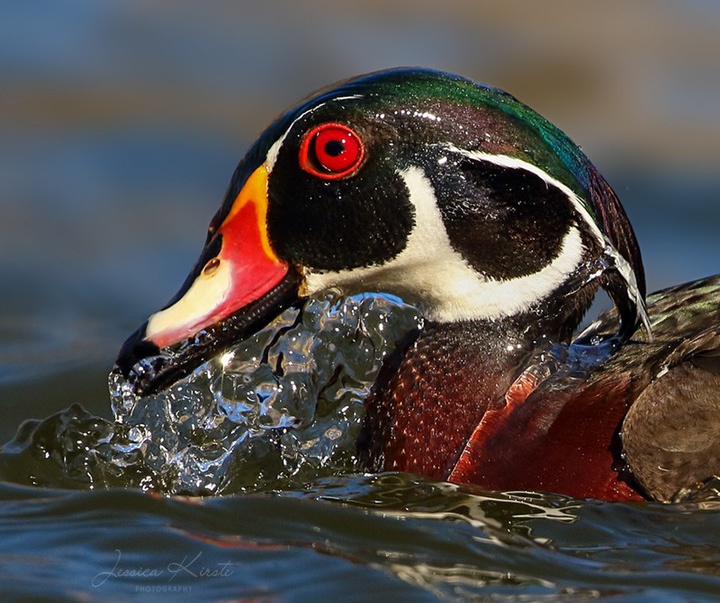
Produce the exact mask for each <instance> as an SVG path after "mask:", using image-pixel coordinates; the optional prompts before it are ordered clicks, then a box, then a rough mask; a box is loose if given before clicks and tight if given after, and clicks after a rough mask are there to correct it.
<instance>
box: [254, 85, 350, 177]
mask: <svg viewBox="0 0 720 603" xmlns="http://www.w3.org/2000/svg"><path fill="white" fill-rule="evenodd" d="M358 98H362V95H361V94H351V95H348V96H339V97H337V98H334V99H332V100H333V101H334V102H337V101H345V100H355V99H358ZM326 104H327V102H324V103H320V104H319V105H316V106H314V107H311V108H310V109H308V110H307V111H303V112H302V113H301V114H300V115H298V116H297V117H296V118H295V119H294V120H293V121H292V123H291V124H290V125H289V126H288V129H287V130H285V133H284V134H283V135H282V136H281V137H280V138H279V139H278V140H276V141H275V142H274V143H273V144H272V146H271V147H270V148H269V149H268V152H267V156H266V157H265V167H267V170H268V174H269V173H270V172H272V169H273V167H275V162H276V161H277V158H278V154H279V153H280V149H281V148H282V146H283V143H284V142H285V139H286V138H287V135H288V134H289V133H290V131H291V130H292V129H293V128H294V127H295V124H296V123H297V122H299V121H300V120H301V119H302V118H303V117H305V116H306V115H310V113H313V112H314V111H317V110H318V109H319V108H320V107H324V106H325V105H326Z"/></svg>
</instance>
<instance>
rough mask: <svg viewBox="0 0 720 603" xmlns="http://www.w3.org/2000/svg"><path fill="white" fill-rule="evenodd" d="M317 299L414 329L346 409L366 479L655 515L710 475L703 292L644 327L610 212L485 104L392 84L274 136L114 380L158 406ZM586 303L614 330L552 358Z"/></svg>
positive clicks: (621, 217) (711, 351)
mask: <svg viewBox="0 0 720 603" xmlns="http://www.w3.org/2000/svg"><path fill="white" fill-rule="evenodd" d="M329 288H334V289H336V290H339V291H341V292H343V293H345V294H353V293H357V292H368V291H379V292H386V293H390V294H394V295H397V296H400V297H402V298H404V299H407V300H410V301H412V302H413V303H415V304H417V305H418V306H419V307H420V308H421V309H422V311H423V314H424V316H425V320H426V326H425V328H423V329H422V330H420V331H419V332H418V333H413V334H411V335H410V336H408V338H407V340H405V341H403V342H399V343H398V346H397V349H396V351H395V352H394V353H393V354H391V355H390V356H389V357H388V359H387V360H386V362H385V364H384V366H383V369H382V371H381V374H380V376H379V377H378V380H377V382H376V384H375V387H374V393H373V394H372V396H371V398H370V399H369V400H368V401H367V404H366V406H367V412H366V419H365V426H364V432H365V437H364V438H362V441H361V442H359V444H358V446H359V451H360V454H361V455H362V458H363V459H364V462H365V464H366V467H367V468H368V469H369V470H373V471H383V470H391V471H408V472H414V473H418V474H422V475H425V476H429V477H431V478H434V479H437V480H448V481H451V482H455V483H461V484H477V485H480V486H483V487H487V488H492V489H504V490H508V489H512V490H518V489H521V490H545V491H553V492H558V493H564V494H567V495H571V496H575V497H582V498H598V499H604V500H642V499H646V498H650V499H656V500H663V501H669V500H672V499H674V498H677V497H678V496H681V495H682V492H685V491H686V490H687V489H688V488H693V487H695V486H696V485H697V484H698V483H700V482H702V481H704V480H706V479H709V478H711V477H712V476H713V475H716V474H718V473H720V419H719V418H718V417H720V412H718V411H719V410H720V393H718V392H720V278H718V277H715V278H710V279H707V280H704V281H700V282H697V283H691V284H688V285H684V286H680V287H676V288H673V289H668V290H665V291H662V292H660V293H658V294H656V295H654V296H651V297H650V298H649V304H648V306H647V311H646V303H645V299H644V297H645V295H644V294H645V284H644V274H643V266H642V260H641V257H640V252H639V249H638V246H637V243H636V240H635V235H634V233H633V230H632V227H631V225H630V223H629V222H628V219H627V217H626V215H625V213H624V211H623V208H622V207H621V205H620V203H619V201H618V199H617V197H616V195H615V193H614V192H613V191H612V189H611V188H610V186H609V185H608V184H607V182H606V181H605V180H604V179H603V177H602V176H601V175H600V174H599V172H598V171H597V170H596V169H595V168H594V167H593V165H592V164H591V163H590V161H589V160H588V159H587V158H586V157H585V155H584V154H583V153H582V152H581V151H580V149H579V148H578V147H577V146H576V145H575V144H573V143H572V142H571V141H570V140H569V139H568V138H567V137H566V136H565V135H564V134H563V133H562V132H561V131H560V130H558V129H557V128H556V127H555V126H553V125H552V124H550V123H549V122H548V121H546V120H545V119H543V118H542V117H541V116H540V115H538V114H537V113H535V112H534V111H532V110H531V109H530V108H528V107H527V106H525V105H523V104H521V103H520V102H519V101H517V100H516V99H515V98H513V97H512V96H510V95H509V94H507V93H505V92H503V91H500V90H498V89H495V88H492V87H489V86H486V85H481V84H477V83H474V82H472V81H470V80H467V79H464V78H462V77H459V76H456V75H453V74H447V73H441V72H436V71H430V70H422V69H396V70H389V71H383V72H378V73H374V74H370V75H366V76H362V77H359V78H355V79H351V80H348V81H346V82H343V83H341V84H339V85H337V86H335V87H333V88H331V89H326V90H323V91H321V92H319V93H317V94H316V95H315V96H313V97H312V98H310V99H309V100H306V101H304V102H303V103H302V104H300V105H299V106H298V107H296V108H294V109H292V110H290V111H288V112H287V113H285V114H284V115H282V116H281V117H279V118H278V119H277V120H276V121H275V122H274V123H273V124H272V125H270V127H268V129H267V130H266V131H265V132H264V133H263V134H262V135H261V136H260V137H259V138H258V140H257V141H256V142H255V143H254V145H253V146H252V147H251V148H250V150H249V151H248V153H247V155H246V156H245V158H244V159H243V160H242V161H241V162H240V164H239V165H238V167H237V169H236V171H235V173H234V175H233V177H232V180H231V182H230V185H229V188H228V191H227V194H226V197H225V200H224V203H223V205H222V207H221V208H220V210H219V211H218V213H217V214H216V215H215V217H214V218H213V220H212V222H211V224H210V227H209V230H208V233H207V240H206V244H205V247H204V250H203V251H202V254H201V256H200V259H199V260H198V262H197V264H196V265H195V267H194V269H193V270H192V272H191V273H190V275H189V276H188V278H187V280H186V281H185V283H184V285H183V286H182V288H181V289H180V291H179V292H178V293H177V295H175V297H174V298H173V299H172V300H171V301H170V303H169V304H168V305H167V306H166V307H165V308H164V309H162V310H160V311H158V312H157V313H155V314H153V315H152V316H151V317H150V318H149V319H148V321H147V322H146V323H145V324H143V325H142V326H141V327H140V328H139V329H138V330H137V331H136V332H135V333H134V334H133V335H132V336H131V337H130V338H129V339H128V340H127V341H126V342H125V344H124V346H123V347H122V349H121V351H120V354H119V356H118V359H117V366H118V368H119V370H121V371H122V373H123V374H124V375H125V377H126V378H127V379H128V380H129V382H130V383H131V384H132V387H133V388H134V390H135V391H136V392H137V393H138V394H139V395H145V394H150V393H153V392H157V391H159V390H161V389H163V388H165V387H167V386H168V385H170V384H171V383H173V382H174V381H175V380H177V379H179V378H180V377H182V376H184V375H186V374H187V373H188V372H190V371H191V370H192V369H193V368H194V367H195V366H197V365H198V364H200V363H201V362H202V361H205V360H207V359H209V358H211V357H213V356H215V355H216V354H218V353H220V352H221V351H222V350H223V349H224V348H226V347H227V346H229V345H230V344H231V343H233V342H236V341H238V340H240V339H242V338H244V337H246V336H248V335H249V334H251V333H253V332H254V331H256V330H257V329H259V328H260V327H262V326H264V325H265V324H266V323H267V322H269V320H270V319H272V318H273V317H275V316H276V315H277V314H278V313H279V312H280V311H281V310H283V309H284V308H286V307H287V306H289V305H291V304H294V303H297V302H298V300H299V299H301V298H303V297H305V296H312V295H314V294H316V293H318V292H321V291H323V290H326V289H329ZM600 288H603V289H605V290H606V291H607V293H608V294H609V296H610V297H611V299H612V300H613V302H614V305H615V309H614V310H613V311H612V312H610V313H609V314H606V315H604V316H603V317H601V319H600V320H599V321H598V322H597V323H596V324H594V325H592V326H591V327H590V328H589V329H588V330H587V331H586V332H584V333H583V334H581V335H580V336H578V337H576V338H575V339H573V337H574V335H573V334H574V332H575V330H576V329H577V327H578V324H579V323H580V321H581V319H582V317H583V315H584V313H585V312H586V311H587V309H588V308H589V306H590V304H591V302H592V300H593V298H594V297H595V294H596V293H597V292H598V290H599V289H600Z"/></svg>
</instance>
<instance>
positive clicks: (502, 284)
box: [306, 158, 602, 322]
mask: <svg viewBox="0 0 720 603" xmlns="http://www.w3.org/2000/svg"><path fill="white" fill-rule="evenodd" d="M483 159H484V158H483ZM495 163H497V161H496V162H495ZM526 165H529V164H526ZM526 165H523V166H522V168H523V169H525V168H526ZM513 167H520V166H519V165H517V164H516V165H514V166H513ZM536 169H537V168H536ZM533 173H535V172H533ZM401 176H402V178H403V180H404V181H405V184H406V186H407V188H408V190H409V191H410V201H411V203H412V204H413V206H414V207H415V227H414V228H413V231H412V232H411V233H410V236H409V237H408V243H407V246H406V247H405V249H403V251H402V252H401V253H400V254H398V255H397V257H395V258H394V259H393V260H391V261H389V262H387V263H386V264H384V265H382V266H370V267H365V268H355V269H351V270H342V271H339V272H327V273H309V274H307V275H306V278H307V280H306V286H307V293H308V294H311V295H312V294H313V293H317V292H319V291H322V290H323V289H328V288H331V287H334V288H339V289H340V290H341V291H343V292H345V293H357V292H361V291H379V292H387V293H393V294H395V295H399V296H401V297H402V296H403V295H405V296H407V299H408V301H419V302H420V304H421V306H422V307H421V309H422V310H423V312H424V313H425V315H426V316H427V317H428V318H430V319H432V320H435V321H439V322H454V321H458V320H473V319H487V320H497V319H500V318H505V317H508V316H512V315H515V314H518V313H521V312H523V311H526V310H528V309H530V308H531V307H532V306H533V305H534V304H536V303H537V302H538V301H540V300H542V299H544V298H546V297H548V296H549V295H550V294H551V293H552V292H553V291H555V290H556V289H557V288H558V287H559V286H560V285H561V284H562V283H564V282H565V281H566V280H567V277H568V275H569V274H570V273H571V272H572V271H573V270H574V269H575V268H576V267H577V266H579V265H580V263H581V262H582V261H583V258H582V256H583V251H584V248H583V244H582V237H581V236H580V231H579V230H578V229H577V228H574V227H572V228H570V229H569V230H568V232H567V234H566V235H565V238H564V239H563V242H562V246H561V249H560V253H559V254H558V256H557V257H556V258H555V259H554V260H553V261H552V262H551V263H550V264H548V265H547V266H545V267H544V268H543V269H542V270H539V271H538V272H535V273H534V274H530V275H527V276H523V277H518V278H514V279H507V280H495V279H491V278H486V277H483V276H482V275H481V274H478V273H477V272H476V271H475V270H473V269H472V268H471V267H470V265H469V264H468V263H467V262H466V261H465V259H464V258H463V257H462V255H461V254H460V253H459V252H457V251H455V249H453V247H452V245H451V244H450V239H449V237H448V234H447V232H446V230H445V225H444V223H443V220H442V216H441V215H440V210H439V208H438V205H437V200H436V198H435V195H434V192H433V187H432V184H431V183H430V181H429V179H428V178H427V177H426V176H425V174H424V173H423V171H422V170H421V169H420V168H417V167H412V168H410V169H408V170H406V171H404V172H402V173H401ZM548 178H549V177H548V176H547V175H545V177H544V178H543V180H545V181H546V182H547V181H548ZM549 184H550V183H549ZM551 184H552V185H553V186H554V185H555V184H556V183H555V182H552V183H551ZM565 188H567V187H565ZM565 188H563V189H562V190H563V192H566V191H565ZM566 194H568V196H569V197H570V195H572V197H571V200H572V198H574V194H573V193H572V191H570V190H569V189H567V192H566ZM575 199H576V198H575ZM577 202H578V203H579V200H578V201H577ZM583 217H584V218H585V216H583ZM587 219H588V220H590V217H589V216H587ZM590 221H591V222H592V220H590ZM593 225H594V223H593ZM595 229H596V230H597V226H595ZM598 234H599V231H598ZM600 238H601V240H602V236H601V235H600Z"/></svg>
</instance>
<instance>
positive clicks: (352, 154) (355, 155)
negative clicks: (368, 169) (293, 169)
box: [300, 124, 365, 180]
mask: <svg viewBox="0 0 720 603" xmlns="http://www.w3.org/2000/svg"><path fill="white" fill-rule="evenodd" d="M364 155H365V147H364V146H363V143H362V141H361V140H360V137H359V136H358V135H357V134H356V133H355V132H353V131H352V130H351V129H350V128H348V127H347V126H343V125H341V124H323V125H321V126H318V127H317V128H313V129H312V130H310V131H309V132H308V133H307V134H306V135H305V138H304V139H303V141H302V144H301V145H300V167H301V168H302V169H304V170H305V171H306V172H308V173H310V174H312V175H313V176H318V177H319V178H323V179H325V180H337V179H338V178H343V177H344V176H348V175H350V174H352V173H353V172H354V171H355V170H356V169H357V167H358V166H359V165H360V163H361V162H362V160H363V156H364Z"/></svg>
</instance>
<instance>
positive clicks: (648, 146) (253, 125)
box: [0, 0, 720, 441]
mask: <svg viewBox="0 0 720 603" xmlns="http://www.w3.org/2000/svg"><path fill="white" fill-rule="evenodd" d="M719 31H720V3H718V2H715V1H714V0H675V1H671V0H605V1H603V2H595V3H588V2H583V3H580V2H576V1H575V0H545V1H544V2H532V1H530V0H527V1H521V0H505V1H503V2H491V1H477V0H467V1H462V0H445V1H444V2H442V3H440V2H437V3H430V2H423V1H419V0H407V1H406V0H382V1H379V0H365V1H364V2H362V3H360V2H356V3H344V4H343V5H339V3H336V2H329V1H326V0H314V1H307V2H302V3H300V2H297V3H287V2H281V1H280V0H265V1H263V2H243V3H240V2H232V1H230V0H226V1H222V0H218V1H206V2H202V3H200V2H191V1H189V0H172V1H171V0H156V1H154V2H147V1H145V0H104V1H97V0H64V1H63V2H57V1H50V0H46V1H34V0H3V2H2V3H1V4H0V404H1V405H2V409H3V421H2V423H1V424H0V438H1V440H2V441H5V440H7V439H8V438H10V437H12V435H13V434H14V432H15V430H16V428H17V426H18V425H19V423H20V422H21V421H22V420H23V419H24V418H29V417H44V416H46V415H48V414H50V413H52V412H55V411H57V410H60V409H62V408H64V407H65V406H68V405H70V404H71V403H73V402H80V403H82V404H84V405H85V406H86V407H88V408H89V409H90V410H91V411H93V412H95V413H98V414H100V415H103V416H109V415H110V413H109V404H108V398H107V391H106V384H105V379H106V374H107V372H108V370H109V369H110V366H111V364H112V361H113V359H114V355H115V353H116V352H117V349H118V347H119V346H120V344H121V343H122V341H123V339H124V338H125V337H126V336H127V335H128V334H129V333H130V332H131V331H132V330H134V329H135V328H136V327H137V326H138V325H139V324H140V323H141V322H142V321H143V320H144V319H145V318H146V317H147V315H148V314H149V313H150V312H152V311H154V310H156V309H157V308H158V307H159V306H160V305H161V304H163V303H164V302H165V301H167V299H168V298H169V297H170V296H171V295H172V294H173V293H174V292H175V290H176V289H177V288H178V287H179V285H180V284H181V282H182V281H183V279H184V278H185V275H186V273H187V271H188V269H189V268H190V266H191V265H192V263H193V262H194V260H195V258H196V256H197V254H198V252H199V250H200V248H201V244H202V241H203V238H204V234H205V229H206V226H207V223H208V221H209V219H210V218H211V216H212V215H213V213H214V212H215V210H216V209H217V207H218V206H219V203H220V201H221V198H222V195H223V192H224V189H225V186H226V184H227V181H228V179H229V177H230V175H231V173H232V170H233V169H234V166H235V164H236V163H237V161H238V160H239V158H240V157H241V156H242V154H243V152H244V150H245V149H246V148H247V146H248V145H249V144H250V143H251V142H252V140H253V138H254V137H255V136H256V135H257V134H259V132H260V131H261V130H262V129H263V127H264V126H265V125H266V124H267V123H268V122H269V121H270V120H271V119H272V118H273V117H274V116H275V115H276V114H277V113H279V112H280V111H282V110H283V109H284V108H286V107H288V106H289V105H292V104H294V103H295V102H296V101H297V100H298V99H300V98H301V97H303V96H305V95H307V94H308V93H310V92H312V91H313V90H314V89H316V88H318V87H321V86H323V85H325V84H327V83H329V82H331V81H334V80H338V79H342V78H345V77H348V76H351V75H356V74H358V73H362V72H367V71H371V70H376V69H381V68H385V67H392V66H398V65H421V66H427V67H434V68H438V69H445V70H449V71H454V72H458V73H461V74H463V75H466V76H469V77H471V78H474V79H477V80H480V81H485V82H488V83H490V84H493V85H495V86H498V87H501V88H503V89H506V90H508V91H509V92H511V93H512V94H514V95H515V96H517V97H518V98H519V99H520V100H522V101H523V102H525V103H527V104H529V105H530V106H532V107H533V108H535V109H536V110H538V111H539V112H540V113H541V114H543V115H544V116H545V117H547V118H548V119H550V120H551V121H552V122H554V123H556V124H557V125H558V126H560V128H561V129H563V130H564V131H565V132H567V133H568V134H569V135H570V137H571V138H573V139H574V140H575V141H576V142H577V143H579V144H580V145H581V146H582V147H583V149H584V150H585V151H586V153H587V154H588V155H589V156H590V158H591V159H592V160H593V161H594V162H595V164H596V165H597V166H598V167H599V169H600V171H601V172H602V173H603V174H604V175H605V176H606V177H607V178H608V180H609V181H610V182H611V184H612V185H613V186H614V188H615V189H616V191H617V192H618V194H619V195H620V197H621V199H622V201H623V203H624V204H625V207H626V209H627V211H628V213H629V215H630V218H631V220H632V222H633V224H634V225H635V228H636V231H637V234H638V238H639V240H640V244H641V247H642V249H643V252H644V257H645V262H646V269H647V273H648V283H649V287H650V289H651V290H652V289H657V288H660V287H663V286H667V285H670V284H673V283H676V282H680V281H684V280H689V279H693V278H698V277H701V276H704V275H707V274H711V273H714V272H718V271H720V262H718V255H719V254H718V252H719V251H720V238H719V237H718V235H717V231H718V228H717V226H718V223H719V220H718V218H719V216H720V214H719V210H718V203H717V202H718V198H719V196H720V173H719V171H718V168H719V167H720V35H718V32H719Z"/></svg>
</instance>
